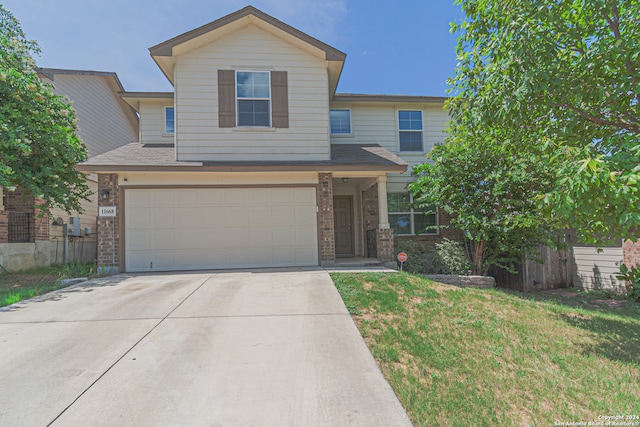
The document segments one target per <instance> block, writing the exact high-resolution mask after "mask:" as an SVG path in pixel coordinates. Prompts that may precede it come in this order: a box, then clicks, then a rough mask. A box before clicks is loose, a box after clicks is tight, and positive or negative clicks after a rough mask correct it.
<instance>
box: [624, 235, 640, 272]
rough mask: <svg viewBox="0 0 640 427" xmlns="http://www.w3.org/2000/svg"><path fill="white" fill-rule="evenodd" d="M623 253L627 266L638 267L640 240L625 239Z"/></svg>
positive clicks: (639, 263)
mask: <svg viewBox="0 0 640 427" xmlns="http://www.w3.org/2000/svg"><path fill="white" fill-rule="evenodd" d="M622 253H623V254H624V265H626V266H627V267H629V268H631V267H636V266H639V265H640V240H638V241H637V242H634V241H632V240H625V241H624V243H623V244H622Z"/></svg>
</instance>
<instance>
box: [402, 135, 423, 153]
mask: <svg viewBox="0 0 640 427" xmlns="http://www.w3.org/2000/svg"><path fill="white" fill-rule="evenodd" d="M422 150H423V149H422V132H408V131H404V132H402V131H401V132H400V151H422Z"/></svg>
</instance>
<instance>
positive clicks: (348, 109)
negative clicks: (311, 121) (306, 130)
mask: <svg viewBox="0 0 640 427" xmlns="http://www.w3.org/2000/svg"><path fill="white" fill-rule="evenodd" d="M332 111H347V112H348V113H349V132H338V133H334V132H333V131H332V129H331V112H332ZM329 134H330V135H331V136H332V137H334V136H337V137H341V136H353V117H352V115H351V109H350V108H331V109H330V110H329Z"/></svg>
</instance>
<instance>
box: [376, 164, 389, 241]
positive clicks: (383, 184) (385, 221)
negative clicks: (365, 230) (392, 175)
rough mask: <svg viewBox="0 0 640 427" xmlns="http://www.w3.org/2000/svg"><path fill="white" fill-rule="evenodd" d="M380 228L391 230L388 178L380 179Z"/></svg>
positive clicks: (382, 177)
mask: <svg viewBox="0 0 640 427" xmlns="http://www.w3.org/2000/svg"><path fill="white" fill-rule="evenodd" d="M378 228H381V229H385V228H389V211H388V207H387V177H386V176H379V177H378Z"/></svg>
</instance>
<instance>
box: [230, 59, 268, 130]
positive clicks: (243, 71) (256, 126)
mask: <svg viewBox="0 0 640 427" xmlns="http://www.w3.org/2000/svg"><path fill="white" fill-rule="evenodd" d="M235 72H236V85H235V88H236V101H235V102H236V127H237V128H245V129H246V128H255V129H267V128H271V127H273V124H272V118H271V114H273V107H272V105H271V98H272V96H273V94H272V93H271V72H270V71H265V70H235ZM238 73H256V74H258V73H259V74H266V75H267V77H268V80H269V84H268V87H269V97H268V98H248V97H247V98H245V97H243V98H240V97H239V96H238ZM240 100H243V101H269V103H268V105H269V112H268V114H267V116H268V119H269V124H268V125H267V126H260V125H250V126H247V125H241V124H240Z"/></svg>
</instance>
